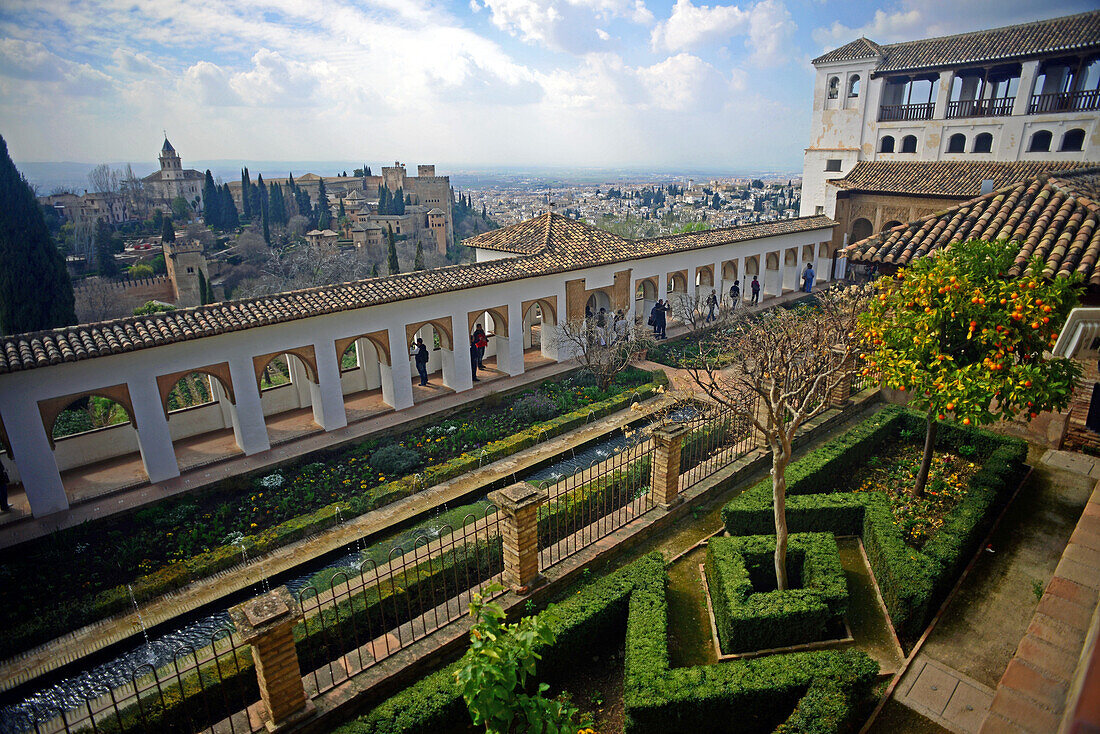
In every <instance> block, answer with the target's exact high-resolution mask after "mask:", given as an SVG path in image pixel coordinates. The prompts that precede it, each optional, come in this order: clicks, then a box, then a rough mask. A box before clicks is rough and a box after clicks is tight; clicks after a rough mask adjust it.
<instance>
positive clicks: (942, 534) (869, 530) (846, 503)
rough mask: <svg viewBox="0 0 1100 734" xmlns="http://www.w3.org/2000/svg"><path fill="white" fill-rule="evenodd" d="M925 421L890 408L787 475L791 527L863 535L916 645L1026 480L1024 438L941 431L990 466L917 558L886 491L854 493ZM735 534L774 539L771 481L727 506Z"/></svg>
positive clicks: (896, 619) (902, 631)
mask: <svg viewBox="0 0 1100 734" xmlns="http://www.w3.org/2000/svg"><path fill="white" fill-rule="evenodd" d="M924 420H925V417H924V416H923V415H920V414H917V413H912V412H910V411H906V410H903V409H901V408H896V407H888V408H885V409H883V410H881V411H879V412H878V413H877V414H875V415H874V416H872V417H871V418H868V419H867V420H866V421H864V422H863V423H861V424H859V425H858V426H856V427H854V428H852V429H851V430H849V431H848V432H847V433H845V434H843V435H841V436H840V437H838V438H836V439H834V440H833V441H831V442H829V443H828V444H826V445H824V446H821V447H819V448H818V449H815V450H814V451H812V452H810V453H809V454H807V455H806V456H804V457H803V458H802V459H799V460H798V461H796V462H794V463H792V464H791V465H790V466H789V467H788V468H787V525H788V528H789V530H790V532H792V533H795V532H820V531H829V532H832V533H834V534H837V535H859V536H861V537H862V539H863V545H864V548H865V550H866V551H867V558H868V560H869V561H870V565H871V570H872V571H873V572H874V574H875V579H876V580H877V581H878V585H879V589H880V590H881V592H882V597H883V601H884V602H885V603H886V608H887V610H888V611H889V613H890V619H891V621H892V622H893V624H894V627H895V628H896V629H897V630H898V633H899V635H901V636H902V637H903V638H905V639H910V640H912V639H915V638H916V637H918V636H919V634H920V631H921V630H922V629H923V628H924V625H925V624H926V623H927V621H928V619H929V617H930V616H931V614H932V613H933V611H934V609H935V605H936V604H937V603H938V602H939V600H940V599H942V598H943V596H944V594H946V591H947V590H948V589H949V588H950V587H951V586H952V585H953V584H954V581H955V579H956V577H957V576H958V574H959V572H960V571H961V569H962V567H963V566H965V564H966V561H967V560H968V559H969V557H970V556H971V555H973V553H974V551H975V550H976V549H977V544H978V542H979V541H980V539H981V538H982V537H983V535H984V533H985V531H986V529H987V528H988V526H989V523H990V522H991V521H992V515H993V510H994V509H995V507H996V506H997V504H998V502H1000V501H1003V500H1004V499H1006V498H1007V494H1008V491H1009V490H1010V489H1012V488H1014V487H1015V486H1016V484H1017V483H1018V482H1019V479H1020V477H1021V476H1022V468H1023V462H1024V459H1025V458H1026V456H1027V444H1026V443H1025V442H1023V441H1020V440H1019V439H1014V438H1008V437H1005V436H999V435H997V434H993V433H989V432H986V431H980V430H976V429H971V428H963V427H960V426H954V425H944V426H942V427H941V429H940V434H939V438H938V439H937V445H938V446H940V447H945V448H954V447H957V446H961V445H970V446H973V447H974V449H975V451H977V452H978V456H980V457H983V458H982V468H981V469H980V470H979V471H978V473H977V474H975V475H974V476H973V477H971V479H970V483H969V487H968V490H967V493H966V495H965V496H964V497H963V499H962V500H961V501H960V502H959V504H958V505H956V507H955V509H954V510H952V511H951V512H950V513H949V514H948V515H947V516H946V517H945V518H944V523H943V526H942V527H941V528H940V529H939V531H938V532H937V533H936V534H935V535H933V536H932V537H931V538H930V539H929V540H928V541H927V542H926V543H925V546H924V548H923V549H922V550H920V551H918V550H916V549H914V548H912V547H910V546H909V545H907V544H906V543H905V540H904V537H903V535H902V531H901V529H900V528H899V527H898V526H897V525H896V524H895V523H894V514H893V512H892V511H891V509H890V501H889V499H888V498H887V497H886V495H884V494H883V493H881V492H858V493H854V492H849V491H838V490H846V489H847V487H846V482H847V479H848V477H850V476H851V475H852V473H853V472H854V471H855V469H856V468H858V467H859V466H860V465H861V464H862V463H864V462H866V461H867V460H868V458H867V457H869V456H874V454H875V452H876V451H877V450H878V449H879V448H880V447H881V446H883V445H884V444H885V443H886V442H887V441H890V440H897V439H899V438H900V437H901V434H902V431H904V430H914V429H917V428H919V426H921V425H923V421H924ZM722 518H723V521H724V522H725V525H726V528H727V530H728V531H729V533H730V534H731V535H759V534H770V533H772V532H774V530H773V523H774V519H773V511H772V487H771V480H770V479H766V480H764V481H762V482H760V483H759V484H757V485H756V486H754V487H752V488H750V489H748V490H746V491H745V492H743V493H742V494H741V495H740V496H738V497H736V498H735V499H733V500H731V501H730V502H729V503H728V504H726V506H725V507H723V508H722Z"/></svg>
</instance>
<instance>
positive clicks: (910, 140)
mask: <svg viewBox="0 0 1100 734" xmlns="http://www.w3.org/2000/svg"><path fill="white" fill-rule="evenodd" d="M901 152H902V153H916V152H917V136H916V135H906V136H905V137H904V138H902V139H901Z"/></svg>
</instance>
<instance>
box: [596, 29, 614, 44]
mask: <svg viewBox="0 0 1100 734" xmlns="http://www.w3.org/2000/svg"><path fill="white" fill-rule="evenodd" d="M596 35H597V36H599V37H600V40H601V41H610V40H611V34H610V33H608V32H607V31H605V30H604V29H603V28H597V29H596Z"/></svg>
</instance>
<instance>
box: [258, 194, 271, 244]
mask: <svg viewBox="0 0 1100 734" xmlns="http://www.w3.org/2000/svg"><path fill="white" fill-rule="evenodd" d="M260 218H261V219H263V224H264V242H266V243H267V244H268V246H270V245H271V227H270V226H269V225H268V222H267V219H268V216H267V199H260Z"/></svg>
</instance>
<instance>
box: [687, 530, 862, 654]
mask: <svg viewBox="0 0 1100 734" xmlns="http://www.w3.org/2000/svg"><path fill="white" fill-rule="evenodd" d="M774 559H775V537H774V536H770V535H744V536H741V537H736V538H712V539H711V540H710V542H709V543H708V544H707V554H706V575H707V585H708V586H709V588H710V596H711V602H712V604H713V607H714V619H715V623H716V626H717V628H718V640H719V643H720V644H721V646H722V652H723V653H725V654H731V653H741V652H751V651H753V650H769V649H772V648H778V647H788V646H790V645H799V644H802V643H807V642H817V641H819V640H823V639H826V637H827V636H828V635H829V633H830V632H831V631H832V630H833V628H835V626H836V624H837V623H838V622H839V621H840V619H841V618H842V617H843V616H844V615H845V613H847V611H848V584H847V581H846V580H845V577H844V569H843V568H842V567H841V565H840V551H839V550H838V549H837V545H836V539H835V538H834V537H833V536H832V535H831V534H830V533H795V534H793V535H791V536H790V539H789V544H788V546H787V575H788V583H789V588H788V589H787V590H785V591H777V590H776V589H775V565H774Z"/></svg>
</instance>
